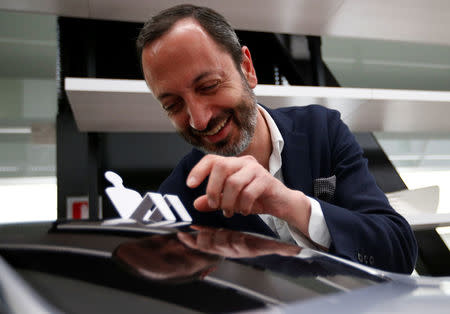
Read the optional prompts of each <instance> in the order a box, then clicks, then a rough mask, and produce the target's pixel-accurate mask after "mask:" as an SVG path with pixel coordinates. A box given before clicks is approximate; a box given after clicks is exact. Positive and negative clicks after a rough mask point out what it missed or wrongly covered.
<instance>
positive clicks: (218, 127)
mask: <svg viewBox="0 0 450 314" xmlns="http://www.w3.org/2000/svg"><path fill="white" fill-rule="evenodd" d="M230 118H231V115H229V116H228V117H227V118H226V119H224V120H223V121H222V122H221V123H219V124H217V125H216V126H215V127H214V128H213V129H211V130H209V131H198V130H195V129H193V130H192V132H193V133H194V134H196V135H202V136H212V135H216V134H218V133H219V132H220V131H221V130H222V129H223V128H224V126H225V125H226V124H227V123H228V121H229V120H230Z"/></svg>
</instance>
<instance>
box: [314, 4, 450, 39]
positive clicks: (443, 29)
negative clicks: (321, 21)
mask: <svg viewBox="0 0 450 314" xmlns="http://www.w3.org/2000/svg"><path fill="white" fill-rule="evenodd" d="M449 29H450V1H448V0H427V1H424V0H377V1H361V0H345V1H344V3H343V5H342V6H341V7H340V8H339V10H338V12H337V13H336V14H335V15H334V16H333V17H331V18H330V20H329V23H328V24H327V27H326V28H325V29H324V31H323V33H322V34H326V35H330V36H349V37H360V38H372V39H388V40H401V41H413V42H427V43H441V44H450V32H449Z"/></svg>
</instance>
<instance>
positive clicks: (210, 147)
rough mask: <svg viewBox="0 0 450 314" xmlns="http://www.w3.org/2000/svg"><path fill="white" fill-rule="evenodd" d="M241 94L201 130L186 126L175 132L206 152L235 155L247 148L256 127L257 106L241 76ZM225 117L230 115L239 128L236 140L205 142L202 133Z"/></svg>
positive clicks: (251, 91)
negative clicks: (234, 103) (236, 100)
mask: <svg viewBox="0 0 450 314" xmlns="http://www.w3.org/2000/svg"><path fill="white" fill-rule="evenodd" d="M242 84H243V95H242V97H241V99H240V103H239V104H238V105H237V106H236V107H234V108H233V109H229V110H226V111H224V112H223V115H220V116H219V117H215V118H214V119H211V121H210V122H209V123H208V126H207V127H206V129H205V130H202V132H199V131H196V130H194V129H193V128H192V127H191V126H188V127H187V128H186V129H184V130H180V129H178V130H177V132H178V133H179V134H180V135H181V136H182V137H183V138H184V139H185V140H186V141H187V142H188V143H190V144H191V145H193V146H195V147H197V148H198V149H200V150H202V151H203V152H205V153H207V154H217V155H222V156H237V155H239V154H241V153H242V152H243V151H245V150H246V149H247V147H248V146H249V145H250V143H251V142H252V139H253V135H254V133H255V128H256V120H257V116H258V108H257V106H256V97H255V94H254V93H253V90H252V89H251V88H250V87H249V86H248V84H247V81H246V80H245V79H244V78H243V79H242ZM226 117H230V119H231V121H229V122H227V123H231V122H234V124H235V125H236V126H237V128H238V130H239V134H238V138H237V140H234V141H233V138H229V137H227V138H225V139H224V140H222V141H220V142H217V143H206V142H204V141H203V140H202V137H203V136H204V135H201V133H208V132H209V131H210V130H212V129H214V128H215V127H216V126H217V125H218V123H221V122H222V121H224V119H225V118H226Z"/></svg>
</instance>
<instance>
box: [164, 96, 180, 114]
mask: <svg viewBox="0 0 450 314" xmlns="http://www.w3.org/2000/svg"><path fill="white" fill-rule="evenodd" d="M181 106H182V101H181V100H180V99H177V100H175V101H171V102H167V103H166V104H163V105H162V107H163V109H164V110H165V111H167V112H168V113H169V114H170V113H174V112H177V111H178V110H180V108H181Z"/></svg>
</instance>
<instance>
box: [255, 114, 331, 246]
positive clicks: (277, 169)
mask: <svg viewBox="0 0 450 314" xmlns="http://www.w3.org/2000/svg"><path fill="white" fill-rule="evenodd" d="M259 110H260V111H261V113H262V114H263V117H264V119H265V120H266V122H267V125H268V126H269V131H270V137H271V140H272V154H271V155H270V159H269V172H270V174H271V175H273V176H274V177H275V178H277V179H278V180H280V181H281V182H283V183H284V180H283V173H282V171H281V165H282V160H281V152H282V151H283V146H284V140H283V137H282V136H281V133H280V131H279V130H278V127H277V125H276V124H275V122H274V121H273V119H272V117H271V116H270V115H269V114H268V113H267V111H266V110H265V109H264V108H263V107H261V106H259ZM300 175H301V174H300ZM307 197H308V198H309V200H310V202H311V217H310V220H309V225H308V232H309V236H310V238H311V240H312V241H314V242H315V243H317V244H319V245H321V246H322V247H325V248H329V247H330V243H331V238H330V233H329V231H328V227H327V224H326V222H325V218H324V217H323V212H322V207H321V206H320V204H319V202H318V201H316V200H315V199H313V198H311V197H309V196H307ZM259 216H260V217H261V219H262V220H263V221H264V222H265V223H266V224H267V225H268V226H269V227H270V229H272V231H274V232H275V233H276V234H277V235H278V236H279V237H280V239H281V240H282V241H285V242H291V243H296V244H297V245H299V246H301V247H305V248H317V246H316V245H315V244H314V243H313V242H311V240H309V239H308V238H307V237H306V236H304V235H303V233H301V232H300V231H299V230H298V229H297V228H295V227H293V226H291V225H290V224H289V223H287V222H286V221H284V220H282V219H279V218H277V217H274V216H271V215H267V214H261V215H259Z"/></svg>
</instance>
